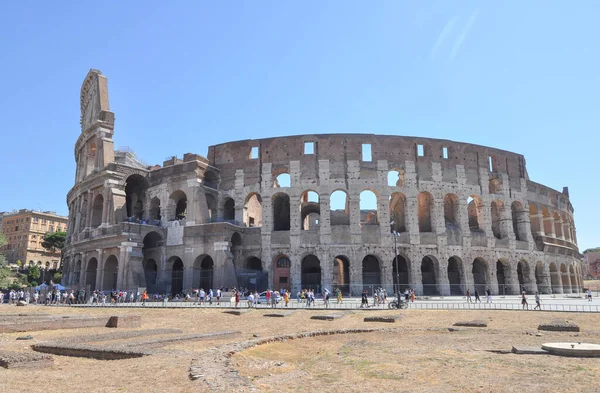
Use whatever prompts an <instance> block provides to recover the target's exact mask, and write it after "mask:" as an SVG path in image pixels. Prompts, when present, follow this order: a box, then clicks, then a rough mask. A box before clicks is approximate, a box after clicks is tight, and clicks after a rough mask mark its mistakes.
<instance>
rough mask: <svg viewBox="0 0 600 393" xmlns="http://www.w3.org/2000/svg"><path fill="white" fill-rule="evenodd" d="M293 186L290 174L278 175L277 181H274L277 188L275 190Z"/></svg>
mask: <svg viewBox="0 0 600 393" xmlns="http://www.w3.org/2000/svg"><path fill="white" fill-rule="evenodd" d="M291 185H292V178H291V177H290V174H289V173H281V174H279V175H277V177H276V178H275V181H273V187H275V188H279V187H291Z"/></svg>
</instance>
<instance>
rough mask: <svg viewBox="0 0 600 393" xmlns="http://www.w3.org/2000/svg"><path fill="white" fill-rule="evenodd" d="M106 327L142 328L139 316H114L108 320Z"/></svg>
mask: <svg viewBox="0 0 600 393" xmlns="http://www.w3.org/2000/svg"><path fill="white" fill-rule="evenodd" d="M106 327H112V328H125V329H127V328H139V327H142V317H141V316H140V315H115V316H112V317H110V318H109V320H108V322H107V323H106Z"/></svg>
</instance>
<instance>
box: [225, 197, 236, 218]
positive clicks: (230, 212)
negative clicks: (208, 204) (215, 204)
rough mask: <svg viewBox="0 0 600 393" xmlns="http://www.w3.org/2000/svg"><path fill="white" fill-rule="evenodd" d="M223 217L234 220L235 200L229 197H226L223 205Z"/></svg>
mask: <svg viewBox="0 0 600 393" xmlns="http://www.w3.org/2000/svg"><path fill="white" fill-rule="evenodd" d="M223 218H224V219H225V220H227V221H233V220H235V202H234V200H233V199H231V198H227V200H226V201H225V204H224V205H223Z"/></svg>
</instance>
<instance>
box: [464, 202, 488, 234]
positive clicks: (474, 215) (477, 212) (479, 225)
mask: <svg viewBox="0 0 600 393" xmlns="http://www.w3.org/2000/svg"><path fill="white" fill-rule="evenodd" d="M467 212H468V214H469V228H470V229H471V232H482V231H483V223H484V212H483V202H482V200H481V197H480V196H479V195H471V196H469V198H467Z"/></svg>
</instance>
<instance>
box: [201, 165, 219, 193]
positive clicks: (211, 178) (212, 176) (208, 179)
mask: <svg viewBox="0 0 600 393" xmlns="http://www.w3.org/2000/svg"><path fill="white" fill-rule="evenodd" d="M202 184H203V185H204V187H208V188H212V189H213V190H218V189H219V175H217V173H216V172H214V171H212V170H209V169H206V170H205V171H204V178H203V182H202Z"/></svg>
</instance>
